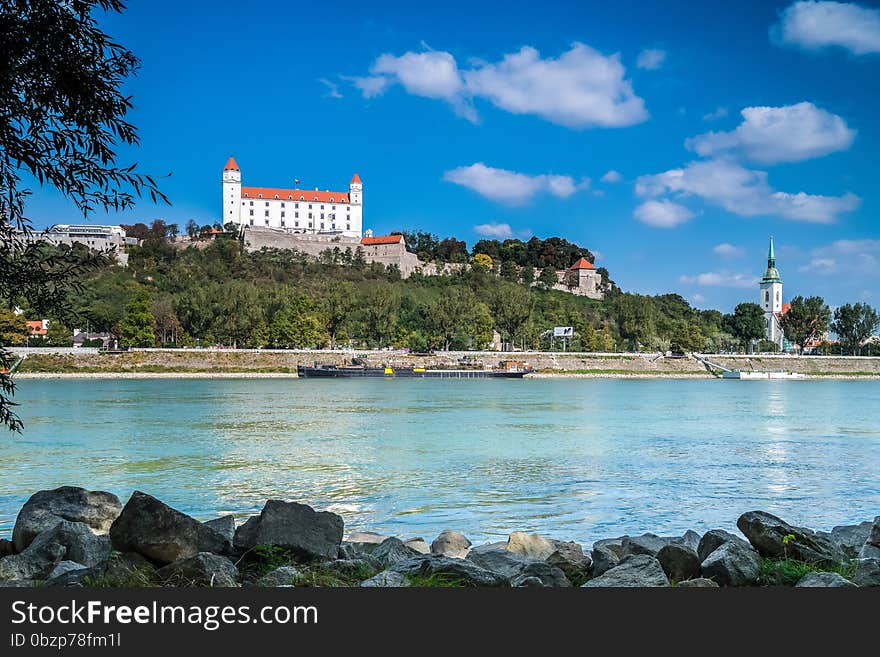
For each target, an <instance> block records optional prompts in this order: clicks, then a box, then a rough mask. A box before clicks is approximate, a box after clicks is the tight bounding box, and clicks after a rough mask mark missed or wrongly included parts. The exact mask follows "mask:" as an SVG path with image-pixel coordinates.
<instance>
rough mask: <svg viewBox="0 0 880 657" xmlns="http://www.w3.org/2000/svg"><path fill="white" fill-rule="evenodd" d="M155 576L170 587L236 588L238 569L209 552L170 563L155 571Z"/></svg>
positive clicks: (223, 558) (227, 560) (226, 560)
mask: <svg viewBox="0 0 880 657" xmlns="http://www.w3.org/2000/svg"><path fill="white" fill-rule="evenodd" d="M156 575H157V576H158V577H159V579H160V580H162V581H163V582H164V583H165V584H168V585H171V586H179V587H193V586H212V587H226V588H229V587H233V586H238V568H236V567H235V564H233V563H232V562H231V561H230V560H229V559H227V558H226V557H221V556H219V555H217V554H211V553H210V552H199V553H198V554H195V555H193V556H191V557H187V558H185V559H180V560H178V561H175V562H174V563H170V564H168V565H167V566H165V567H164V568H160V569H159V570H158V571H156Z"/></svg>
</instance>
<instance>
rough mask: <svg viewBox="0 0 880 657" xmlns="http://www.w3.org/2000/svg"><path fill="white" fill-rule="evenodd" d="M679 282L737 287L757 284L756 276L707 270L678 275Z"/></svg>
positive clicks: (702, 285)
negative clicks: (694, 273) (688, 274)
mask: <svg viewBox="0 0 880 657" xmlns="http://www.w3.org/2000/svg"><path fill="white" fill-rule="evenodd" d="M678 280H679V282H681V283H685V284H688V285H699V286H701V287H737V288H749V287H755V286H757V285H758V281H759V279H758V277H757V276H747V275H746V274H740V273H736V272H729V271H720V272H719V271H707V272H704V273H702V274H697V275H695V276H680V277H679V279H678Z"/></svg>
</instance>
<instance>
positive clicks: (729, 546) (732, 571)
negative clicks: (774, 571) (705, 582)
mask: <svg viewBox="0 0 880 657" xmlns="http://www.w3.org/2000/svg"><path fill="white" fill-rule="evenodd" d="M701 570H702V572H703V576H704V577H709V578H711V579H713V580H714V581H715V582H716V583H717V584H720V585H721V586H747V585H749V584H754V583H755V582H756V581H757V580H758V575H760V573H761V557H760V555H759V554H758V553H757V552H755V550H753V549H752V548H750V547H745V546H744V545H742V542H740V541H727V542H726V543H722V544H721V546H719V547H718V548H716V549H715V550H714V551H713V552H712V553H711V554H710V555H709V556H708V557H706V559H705V560H704V561H703V563H702V566H701Z"/></svg>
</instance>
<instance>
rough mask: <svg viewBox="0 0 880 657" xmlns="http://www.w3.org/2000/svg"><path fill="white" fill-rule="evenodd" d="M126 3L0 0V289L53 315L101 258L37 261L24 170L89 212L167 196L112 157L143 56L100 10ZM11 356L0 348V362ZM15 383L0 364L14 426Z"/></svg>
mask: <svg viewBox="0 0 880 657" xmlns="http://www.w3.org/2000/svg"><path fill="white" fill-rule="evenodd" d="M123 7H124V5H123V3H122V2H121V0H77V1H76V2H57V1H55V0H30V1H29V2H23V1H20V0H0V43H2V44H3V47H2V48H0V290H3V294H4V295H6V296H8V297H10V298H17V297H24V298H26V299H30V300H34V301H37V302H38V303H36V304H35V305H36V306H38V307H40V308H41V309H42V310H45V311H51V314H53V315H60V314H63V313H64V312H67V311H68V310H69V308H68V307H64V306H63V304H64V303H65V300H66V292H67V289H65V288H67V287H69V286H71V285H74V286H75V285H76V284H77V283H76V276H77V275H79V274H81V273H82V272H83V271H85V270H88V269H90V268H96V267H97V266H99V265H100V264H101V263H100V262H98V261H97V260H92V261H88V262H73V261H71V260H70V259H68V258H66V257H65V255H61V256H57V257H55V259H54V260H52V261H51V262H50V263H48V264H49V265H50V266H48V267H46V266H41V263H40V261H41V258H42V256H41V248H40V245H35V244H34V243H32V242H23V240H20V239H16V238H15V237H14V235H13V231H14V229H19V230H21V231H23V232H24V233H25V235H27V234H29V233H30V232H31V226H32V224H31V221H30V219H28V218H27V216H26V215H25V200H26V199H27V196H28V195H29V194H30V191H29V190H28V189H27V188H25V187H23V186H22V178H21V174H22V172H26V173H27V174H28V175H29V176H30V177H32V178H33V179H35V180H36V181H37V182H39V183H40V184H41V185H49V186H51V187H54V188H55V189H56V190H57V191H59V192H60V193H61V194H62V195H63V196H65V197H67V198H68V199H69V200H71V201H72V202H73V204H74V205H75V206H76V207H77V209H78V210H79V211H80V212H81V213H82V214H83V215H84V216H86V217H87V216H89V215H91V214H92V213H94V212H95V211H96V210H111V209H112V210H117V211H118V210H125V209H128V208H130V207H132V206H133V205H134V202H135V199H136V198H138V197H141V196H142V195H145V194H146V195H149V196H150V198H152V199H153V201H156V200H164V201H167V199H166V197H165V196H164V195H163V194H162V193H161V192H160V191H159V189H158V187H157V185H156V183H155V180H154V179H153V178H152V177H151V176H148V175H144V174H141V173H138V172H137V171H136V170H135V168H136V167H135V165H131V166H117V164H116V148H117V146H118V145H120V144H123V145H136V144H137V142H138V138H137V131H136V129H135V127H134V126H133V125H132V124H131V123H129V122H128V121H126V119H125V117H126V115H127V113H128V111H129V110H130V109H131V107H132V100H131V98H130V97H129V96H127V95H125V94H124V93H123V85H124V83H125V80H126V78H128V76H129V75H131V74H132V73H133V72H134V71H135V70H136V69H137V67H138V65H139V62H138V60H137V58H136V57H135V56H134V55H133V54H132V53H131V52H130V51H129V50H127V49H126V48H124V47H123V46H122V45H120V44H118V43H116V42H115V41H114V40H113V39H112V38H111V37H109V36H108V35H107V34H105V33H104V32H103V31H101V30H100V29H99V27H98V18H101V19H102V20H103V18H104V16H103V14H104V13H105V12H111V13H113V12H115V13H119V12H121V11H122V9H123ZM101 262H103V261H101ZM42 264H43V265H45V264H46V263H45V262H44V263H42ZM45 314H50V313H49V312H46V313H45ZM9 360H10V354H9V353H8V352H7V351H5V350H2V349H0V370H2V369H4V368H7V367H9ZM14 392H15V388H14V385H13V383H12V379H11V378H10V377H9V376H8V375H7V374H5V373H0V423H2V424H5V425H6V426H7V427H9V428H10V429H13V430H20V429H21V422H20V421H19V420H18V418H17V417H16V416H15V414H14V413H13V412H12V410H11V406H10V397H11V396H12V395H13V394H14Z"/></svg>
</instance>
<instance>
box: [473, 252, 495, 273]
mask: <svg viewBox="0 0 880 657" xmlns="http://www.w3.org/2000/svg"><path fill="white" fill-rule="evenodd" d="M473 266H474V269H478V270H482V271H492V256H490V255H487V254H485V253H477V254H476V255H475V256H474V262H473Z"/></svg>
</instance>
